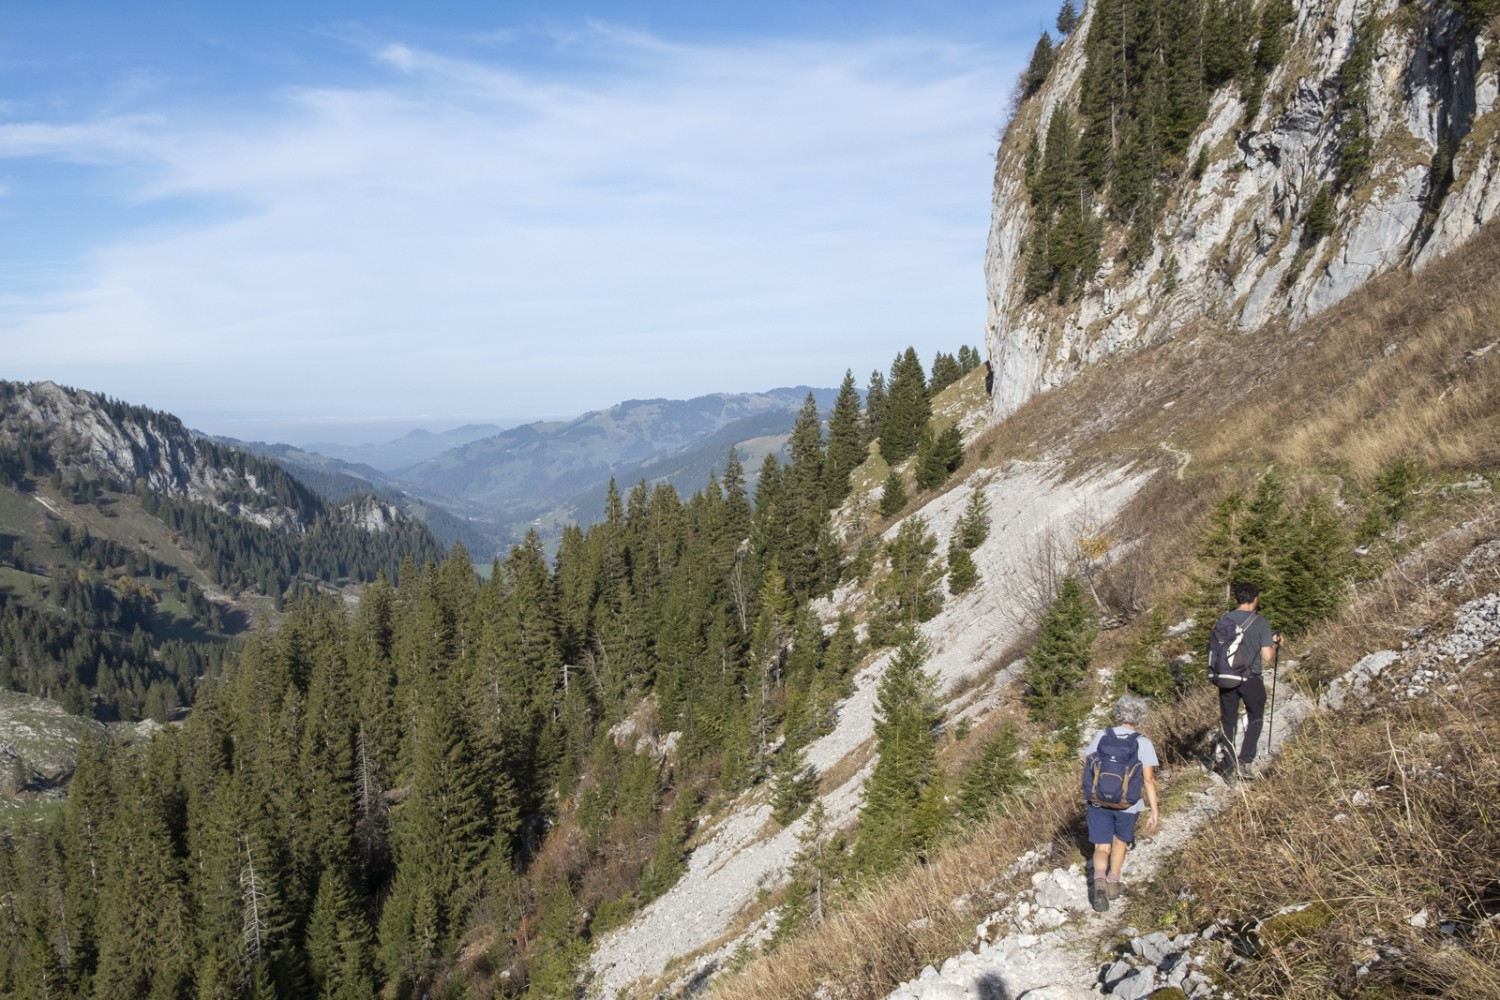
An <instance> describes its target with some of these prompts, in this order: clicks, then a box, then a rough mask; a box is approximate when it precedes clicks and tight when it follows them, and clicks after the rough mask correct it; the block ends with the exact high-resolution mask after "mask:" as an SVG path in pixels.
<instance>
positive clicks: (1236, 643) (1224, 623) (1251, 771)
mask: <svg viewBox="0 0 1500 1000" xmlns="http://www.w3.org/2000/svg"><path fill="white" fill-rule="evenodd" d="M1230 589H1231V592H1232V593H1233V595H1234V601H1235V604H1236V605H1237V606H1236V607H1235V609H1234V610H1233V611H1226V612H1224V614H1222V615H1220V616H1219V620H1218V621H1217V622H1215V623H1214V627H1213V630H1212V631H1211V632H1210V633H1209V635H1208V679H1209V680H1210V681H1212V682H1213V683H1214V685H1215V686H1217V687H1218V689H1219V740H1218V743H1219V748H1220V750H1221V751H1222V753H1223V754H1224V777H1225V778H1226V779H1227V780H1229V781H1249V780H1252V779H1254V778H1256V777H1257V776H1258V774H1259V772H1258V770H1257V768H1256V767H1255V756H1256V750H1257V749H1258V745H1259V743H1260V728H1261V723H1262V722H1263V721H1264V719H1265V715H1266V682H1265V674H1264V671H1265V668H1267V667H1270V668H1271V669H1272V671H1273V673H1272V681H1271V687H1272V691H1273V692H1274V690H1275V686H1276V681H1275V674H1274V671H1275V668H1276V664H1277V655H1278V653H1279V651H1280V648H1281V633H1280V632H1272V631H1271V624H1270V622H1268V621H1266V619H1265V618H1264V617H1263V616H1262V615H1261V614H1260V588H1259V587H1257V586H1256V585H1255V584H1253V583H1245V582H1243V581H1242V582H1238V583H1235V584H1234V585H1233V586H1232V587H1231V588H1230ZM1241 704H1243V705H1244V706H1245V738H1244V741H1243V742H1242V743H1241V744H1240V751H1239V754H1238V755H1236V754H1235V751H1234V735H1235V730H1236V728H1238V727H1237V724H1238V722H1239V713H1240V705H1241ZM1273 707H1274V700H1273ZM1267 742H1269V740H1268V741H1267Z"/></svg>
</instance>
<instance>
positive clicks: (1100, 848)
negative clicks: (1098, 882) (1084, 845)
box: [1094, 841, 1118, 878]
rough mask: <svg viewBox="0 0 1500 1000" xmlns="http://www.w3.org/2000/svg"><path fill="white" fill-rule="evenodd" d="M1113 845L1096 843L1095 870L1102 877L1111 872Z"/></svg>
mask: <svg viewBox="0 0 1500 1000" xmlns="http://www.w3.org/2000/svg"><path fill="white" fill-rule="evenodd" d="M1116 843H1118V841H1117V842H1116ZM1113 846H1114V845H1113V844H1095V845H1094V872H1095V873H1096V874H1097V875H1098V876H1099V877H1100V878H1104V877H1105V876H1106V875H1107V874H1108V873H1109V852H1110V848H1111V847H1113Z"/></svg>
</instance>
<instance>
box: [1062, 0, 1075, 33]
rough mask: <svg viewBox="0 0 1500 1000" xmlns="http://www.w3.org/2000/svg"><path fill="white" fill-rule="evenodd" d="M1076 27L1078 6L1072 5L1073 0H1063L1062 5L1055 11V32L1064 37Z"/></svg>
mask: <svg viewBox="0 0 1500 1000" xmlns="http://www.w3.org/2000/svg"><path fill="white" fill-rule="evenodd" d="M1076 27H1078V8H1077V7H1074V6H1073V0H1063V5H1062V7H1061V8H1060V9H1059V10H1058V12H1057V33H1058V34H1059V35H1061V36H1063V37H1064V38H1066V37H1067V36H1069V35H1071V34H1072V33H1073V29H1074V28H1076Z"/></svg>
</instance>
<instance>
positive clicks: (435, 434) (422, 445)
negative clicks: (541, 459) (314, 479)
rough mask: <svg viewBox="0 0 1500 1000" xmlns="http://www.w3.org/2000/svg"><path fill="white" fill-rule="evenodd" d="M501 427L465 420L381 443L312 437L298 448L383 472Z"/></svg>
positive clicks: (489, 433)
mask: <svg viewBox="0 0 1500 1000" xmlns="http://www.w3.org/2000/svg"><path fill="white" fill-rule="evenodd" d="M503 430H504V428H503V427H501V426H500V425H499V424H465V425H464V426H462V427H455V428H453V429H452V430H447V431H429V430H426V429H424V428H421V427H419V428H417V429H416V430H414V431H412V432H411V433H409V434H404V435H402V436H401V437H398V438H396V439H395V440H392V441H386V442H385V443H383V444H356V445H347V444H335V443H333V442H331V441H314V442H311V443H309V444H304V445H302V446H301V448H300V449H297V450H299V451H301V452H302V453H304V454H314V453H315V454H317V455H319V456H326V457H328V458H335V459H338V460H339V461H341V462H347V463H349V464H350V465H356V466H360V465H362V466H368V467H369V468H371V469H378V470H379V471H381V472H384V473H393V472H399V471H401V470H402V469H406V468H410V467H411V466H413V465H416V464H417V463H418V462H425V461H427V460H428V459H429V458H434V457H436V456H438V455H441V454H442V453H443V452H445V451H450V450H452V449H454V448H461V447H463V446H464V445H466V444H468V443H469V442H470V441H478V440H480V439H481V438H487V437H493V436H494V435H496V434H499V433H500V432H501V431H503Z"/></svg>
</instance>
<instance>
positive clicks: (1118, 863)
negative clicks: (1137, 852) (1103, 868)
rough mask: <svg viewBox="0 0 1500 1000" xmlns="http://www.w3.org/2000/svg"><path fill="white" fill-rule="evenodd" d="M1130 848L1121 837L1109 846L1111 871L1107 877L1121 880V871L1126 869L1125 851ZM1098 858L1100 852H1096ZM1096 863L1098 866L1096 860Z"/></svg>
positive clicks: (1095, 855) (1109, 870)
mask: <svg viewBox="0 0 1500 1000" xmlns="http://www.w3.org/2000/svg"><path fill="white" fill-rule="evenodd" d="M1129 846H1130V845H1129V844H1127V843H1125V841H1123V840H1121V839H1120V838H1119V837H1116V838H1115V839H1114V841H1113V842H1112V843H1111V844H1110V845H1109V869H1108V875H1107V876H1106V877H1108V878H1111V879H1115V880H1116V881H1118V880H1119V878H1120V870H1121V869H1123V868H1124V867H1125V849H1126V848H1127V847H1129ZM1098 856H1099V855H1098V852H1095V854H1094V857H1095V858H1098ZM1094 863H1095V864H1096V865H1097V864H1098V863H1099V862H1098V861H1097V860H1096V861H1095V862H1094Z"/></svg>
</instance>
